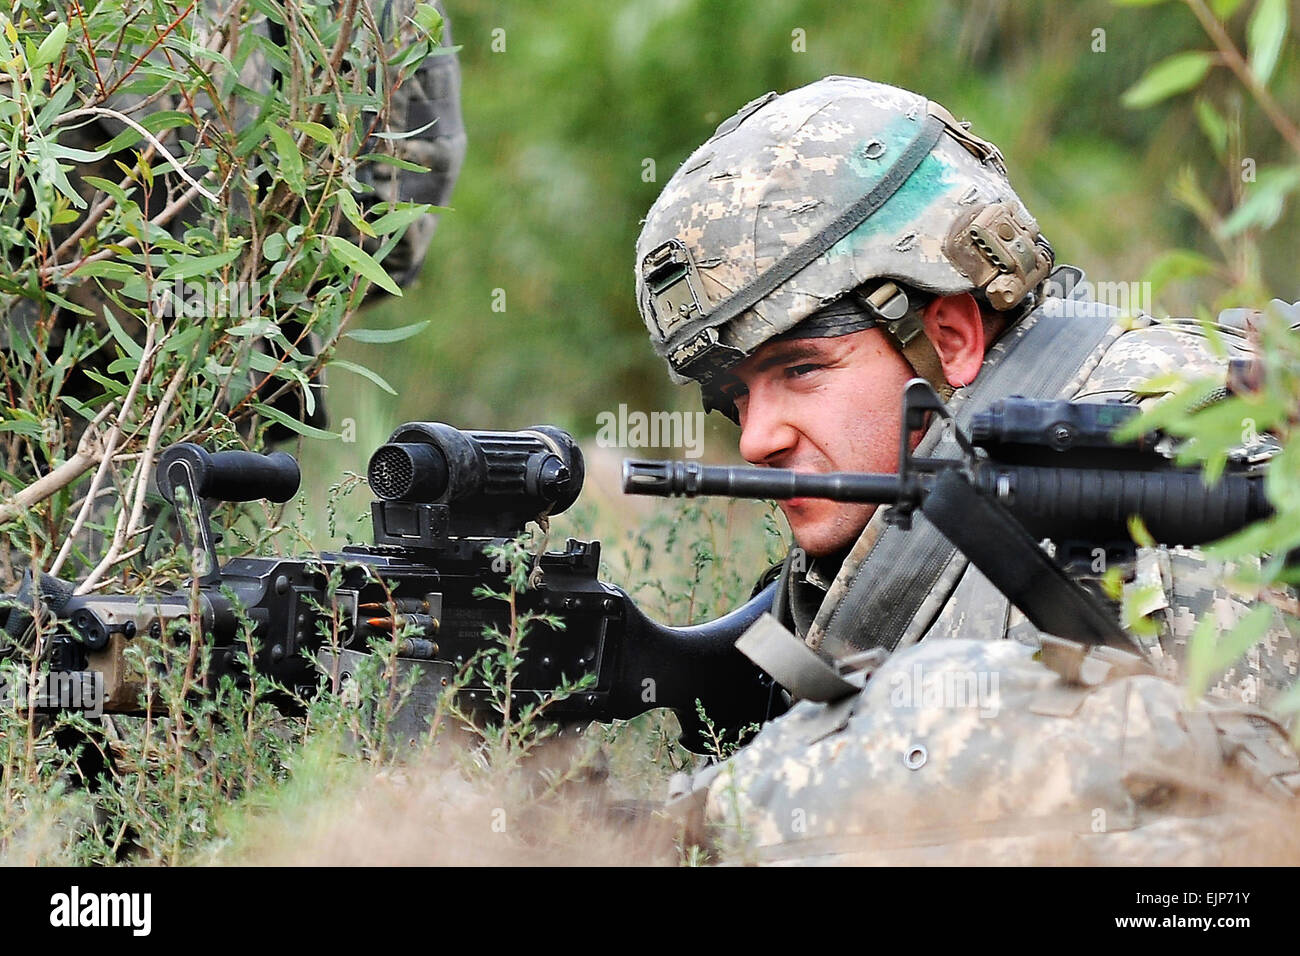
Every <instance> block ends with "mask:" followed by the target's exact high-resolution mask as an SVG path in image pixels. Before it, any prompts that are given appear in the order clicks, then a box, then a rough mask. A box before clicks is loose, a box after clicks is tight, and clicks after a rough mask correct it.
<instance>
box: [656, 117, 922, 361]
mask: <svg viewBox="0 0 1300 956" xmlns="http://www.w3.org/2000/svg"><path fill="white" fill-rule="evenodd" d="M944 128H945V127H944V123H943V121H942V120H941V119H939V118H938V117H937V116H932V115H929V114H927V115H926V117H925V119H924V120H923V121H922V122H921V128H920V129H919V130H918V131H917V134H916V136H915V137H914V138H913V139H912V141H911V142H910V143H908V144H907V146H906V147H905V148H904V149H903V152H902V153H900V154H899V156H898V159H896V160H894V164H893V165H892V166H890V167H889V168H888V169H887V170H885V175H884V176H882V177H881V178H880V180H879V182H877V183H876V185H875V186H873V187H872V188H871V191H870V192H868V193H867V194H866V195H865V196H863V197H862V198H861V199H859V200H858V201H857V202H855V203H854V204H853V205H852V206H850V207H849V208H848V209H846V210H844V212H842V213H840V214H839V215H838V216H836V217H835V218H834V219H833V220H831V221H830V222H829V223H828V224H827V225H826V227H825V228H824V229H822V231H821V232H819V233H817V235H815V236H813V237H812V238H811V239H807V240H805V241H804V242H802V243H800V244H799V245H797V246H795V247H794V249H792V250H790V252H789V253H788V254H787V255H786V256H785V257H784V258H782V259H781V260H780V261H779V262H777V263H776V264H775V265H773V266H772V267H771V268H770V269H768V270H767V271H766V272H763V273H762V274H761V275H758V276H755V277H754V279H753V281H752V282H750V283H749V285H746V286H741V287H740V288H739V289H737V290H736V291H735V292H733V293H731V295H729V296H727V297H726V298H725V299H723V300H722V301H721V302H719V303H718V304H717V305H716V306H714V307H713V309H712V310H710V312H709V313H708V314H707V315H703V316H700V317H699V318H698V319H695V320H694V321H692V322H688V323H686V324H685V325H683V326H682V327H681V328H679V329H678V330H677V331H676V332H674V333H673V336H672V338H670V339H669V340H668V348H667V351H668V353H669V354H672V352H673V350H674V349H676V348H677V347H678V346H680V345H681V344H682V343H684V342H687V341H689V340H690V339H692V338H694V337H695V336H697V335H699V334H700V333H701V332H702V331H704V330H705V329H716V328H718V327H719V326H721V325H723V324H725V323H727V322H730V321H731V320H732V319H734V318H735V317H736V316H738V315H740V314H741V313H742V312H745V311H747V310H749V309H752V308H753V307H754V306H755V305H757V304H758V303H759V302H760V301H761V300H762V299H764V298H765V297H767V296H768V295H770V294H771V293H772V292H774V291H775V290H776V289H777V288H778V287H780V286H781V285H782V284H784V283H785V282H786V281H787V280H789V279H790V278H791V277H793V276H794V275H795V274H796V273H798V272H799V271H800V270H802V269H803V268H805V267H806V266H808V265H809V264H810V263H812V262H814V261H815V260H816V259H817V258H818V257H819V256H821V255H823V254H824V253H826V252H827V251H828V250H829V249H830V248H831V247H832V246H834V245H835V243H837V242H839V241H840V240H841V239H843V238H844V237H845V236H847V235H848V234H849V233H851V232H852V231H853V230H854V229H856V228H858V226H860V225H862V224H863V223H864V222H866V221H867V220H868V219H869V218H871V216H872V215H873V214H874V213H875V212H876V210H878V209H879V208H880V207H881V206H883V205H884V204H885V203H887V202H888V201H889V199H890V197H891V196H893V195H894V193H896V192H898V190H899V189H900V188H902V185H903V183H905V182H907V180H908V178H909V177H910V176H911V175H912V173H914V172H916V169H917V167H918V166H920V165H921V161H922V160H924V159H925V157H926V156H928V155H929V154H930V150H932V149H934V144H935V143H937V142H938V141H939V137H940V136H941V135H942V134H943V131H944Z"/></svg>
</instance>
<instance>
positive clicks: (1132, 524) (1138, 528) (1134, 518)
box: [1128, 515, 1156, 548]
mask: <svg viewBox="0 0 1300 956" xmlns="http://www.w3.org/2000/svg"><path fill="white" fill-rule="evenodd" d="M1128 533H1129V537H1130V538H1132V539H1133V543H1134V544H1136V545H1137V546H1138V547H1139V548H1154V547H1155V546H1156V539H1155V538H1154V537H1152V535H1151V532H1150V531H1148V530H1147V525H1146V522H1145V521H1143V520H1142V516H1141V515H1129V518H1128Z"/></svg>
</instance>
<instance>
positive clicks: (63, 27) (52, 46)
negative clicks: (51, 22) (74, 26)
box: [28, 23, 68, 72]
mask: <svg viewBox="0 0 1300 956" xmlns="http://www.w3.org/2000/svg"><path fill="white" fill-rule="evenodd" d="M67 40H68V25H67V24H66V23H58V24H55V26H54V29H53V30H51V31H50V35H49V36H47V37H46V38H45V39H44V40H42V41H41V45H40V46H39V47H37V49H36V58H35V59H34V60H32V62H31V63H30V64H28V65H29V66H30V67H31V68H32V71H33V72H35V71H36V70H39V69H40V68H41V67H43V66H47V65H49V64H50V63H53V62H54V61H55V60H57V59H58V58H59V57H60V56H61V55H62V54H63V45H64V43H66V42H67Z"/></svg>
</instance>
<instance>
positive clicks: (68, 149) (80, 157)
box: [47, 143, 108, 163]
mask: <svg viewBox="0 0 1300 956" xmlns="http://www.w3.org/2000/svg"><path fill="white" fill-rule="evenodd" d="M47 145H48V147H49V152H50V155H51V156H53V157H55V158H56V159H70V160H72V161H73V162H74V163H97V162H99V161H100V160H101V159H103V158H104V157H105V156H107V155H108V150H107V149H106V148H104V147H103V146H101V147H100V148H99V149H76V148H74V147H72V146H64V145H63V144H62V143H49V144H47Z"/></svg>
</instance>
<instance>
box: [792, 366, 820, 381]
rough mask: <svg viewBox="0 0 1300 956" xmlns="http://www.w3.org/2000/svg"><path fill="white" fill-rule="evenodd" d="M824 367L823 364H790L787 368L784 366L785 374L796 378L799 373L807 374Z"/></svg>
mask: <svg viewBox="0 0 1300 956" xmlns="http://www.w3.org/2000/svg"><path fill="white" fill-rule="evenodd" d="M825 367H826V366H824V365H813V364H804V365H791V366H789V367H788V368H786V370H785V374H786V375H788V376H790V377H791V378H796V377H798V376H800V375H807V374H809V373H810V372H816V371H817V370H819V369H823V368H825Z"/></svg>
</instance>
